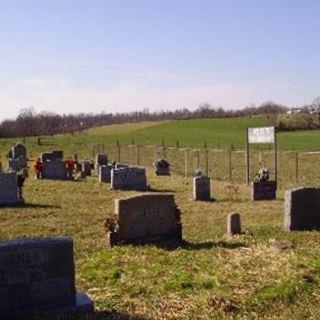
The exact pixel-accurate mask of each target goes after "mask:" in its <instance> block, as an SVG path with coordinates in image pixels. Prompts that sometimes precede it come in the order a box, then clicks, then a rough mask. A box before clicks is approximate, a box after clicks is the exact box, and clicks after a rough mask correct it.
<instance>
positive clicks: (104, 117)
mask: <svg viewBox="0 0 320 320" xmlns="http://www.w3.org/2000/svg"><path fill="white" fill-rule="evenodd" d="M287 110H288V108H287V107H285V106H283V105H281V104H277V103H273V102H265V103H263V104H261V105H260V106H250V107H246V108H244V109H241V110H226V109H223V108H214V107H212V106H211V105H210V104H208V103H204V104H202V105H200V106H199V107H198V108H197V109H196V110H194V111H191V110H189V109H187V108H182V109H177V110H174V111H163V110H161V111H155V112H150V111H149V110H148V109H144V110H142V111H136V112H125V113H115V114H112V113H106V112H102V113H98V114H93V113H88V114H85V113H79V114H64V115H59V114H55V113H51V112H41V113H37V112H35V110H34V108H26V109H22V110H21V111H20V112H19V115H18V116H17V118H16V119H14V120H4V121H2V122H1V123H0V137H21V136H42V135H49V136H50V135H54V134H63V133H71V134H74V133H80V132H81V131H82V130H85V129H88V128H92V127H98V126H103V125H110V124H120V123H125V122H140V121H157V120H186V119H199V118H230V117H248V116H249V117H251V116H256V115H262V114H268V115H271V117H270V119H271V120H270V121H273V122H274V121H275V116H276V115H277V114H279V113H285V112H286V111H287Z"/></svg>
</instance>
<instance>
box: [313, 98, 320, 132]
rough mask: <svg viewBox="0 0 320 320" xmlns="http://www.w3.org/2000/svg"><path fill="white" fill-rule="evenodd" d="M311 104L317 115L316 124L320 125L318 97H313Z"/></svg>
mask: <svg viewBox="0 0 320 320" xmlns="http://www.w3.org/2000/svg"><path fill="white" fill-rule="evenodd" d="M311 106H312V109H313V110H314V112H315V113H316V114H317V115H318V125H319V126H320V97H317V98H316V99H314V100H313V102H312V104H311Z"/></svg>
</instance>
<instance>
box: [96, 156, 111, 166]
mask: <svg viewBox="0 0 320 320" xmlns="http://www.w3.org/2000/svg"><path fill="white" fill-rule="evenodd" d="M107 165H108V156H107V155H106V154H98V155H97V156H96V168H97V169H99V167H100V166H107Z"/></svg>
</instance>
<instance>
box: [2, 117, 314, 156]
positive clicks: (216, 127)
mask: <svg viewBox="0 0 320 320" xmlns="http://www.w3.org/2000/svg"><path fill="white" fill-rule="evenodd" d="M265 125H268V124H267V119H266V118H265V117H263V116H260V117H253V118H251V119H250V118H232V119H196V120H181V121H158V122H141V123H128V124H119V125H110V126H104V127H98V128H93V129H89V130H87V131H84V132H83V133H81V134H78V133H76V134H74V135H70V134H67V135H57V136H54V137H53V138H50V139H46V140H47V142H50V143H51V144H52V146H50V145H44V146H38V145H37V139H36V138H33V137H31V138H27V139H26V145H27V146H28V147H29V149H30V150H32V151H34V152H35V153H39V152H44V151H47V150H48V149H57V148H60V149H63V150H64V151H65V153H67V154H71V153H74V152H77V153H79V154H83V155H90V150H91V147H92V145H93V144H105V145H108V146H109V145H111V146H115V144H116V141H117V140H118V141H119V143H120V145H122V146H124V145H130V144H133V143H134V144H136V145H161V144H162V143H163V142H164V144H165V146H167V147H176V145H177V141H179V147H182V148H183V147H193V148H198V147H203V146H204V145H207V147H208V148H215V149H230V147H231V146H232V147H233V148H234V149H243V148H244V137H245V128H247V127H256V126H257V127H259V126H265ZM16 140H17V139H0V154H1V155H3V153H4V152H7V149H8V148H9V147H10V146H11V145H12V144H13V143H14V142H15V141H16ZM20 140H22V139H20ZM278 140H279V148H280V150H308V151H311V150H320V142H319V141H320V130H309V131H296V132H280V133H279V135H278ZM252 147H253V148H259V149H264V148H266V147H267V148H269V146H268V145H267V146H263V145H259V146H257V145H252Z"/></svg>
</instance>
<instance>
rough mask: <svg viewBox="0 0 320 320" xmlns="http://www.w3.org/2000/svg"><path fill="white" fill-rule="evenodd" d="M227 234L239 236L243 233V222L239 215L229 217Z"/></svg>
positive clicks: (232, 214) (231, 214)
mask: <svg viewBox="0 0 320 320" xmlns="http://www.w3.org/2000/svg"><path fill="white" fill-rule="evenodd" d="M227 233H228V234H231V235H232V234H239V233H241V221H240V214H239V213H230V214H229V215H228V217H227Z"/></svg>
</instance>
